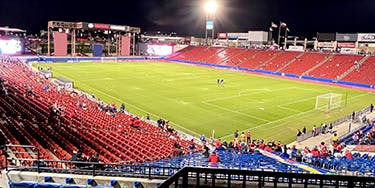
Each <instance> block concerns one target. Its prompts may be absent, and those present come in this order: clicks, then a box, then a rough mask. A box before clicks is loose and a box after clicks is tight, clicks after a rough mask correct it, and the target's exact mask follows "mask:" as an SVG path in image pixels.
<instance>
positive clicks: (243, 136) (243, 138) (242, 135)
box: [240, 132, 246, 142]
mask: <svg viewBox="0 0 375 188" xmlns="http://www.w3.org/2000/svg"><path fill="white" fill-rule="evenodd" d="M240 139H241V140H240V141H241V142H245V140H246V135H245V132H242V133H241V135H240Z"/></svg>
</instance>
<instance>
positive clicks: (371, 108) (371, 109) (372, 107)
mask: <svg viewBox="0 0 375 188" xmlns="http://www.w3.org/2000/svg"><path fill="white" fill-rule="evenodd" d="M372 111H374V105H373V104H371V105H370V112H371V113H372Z"/></svg>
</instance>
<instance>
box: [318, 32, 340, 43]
mask: <svg viewBox="0 0 375 188" xmlns="http://www.w3.org/2000/svg"><path fill="white" fill-rule="evenodd" d="M335 40H336V33H318V41H335Z"/></svg>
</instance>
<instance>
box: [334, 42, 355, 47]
mask: <svg viewBox="0 0 375 188" xmlns="http://www.w3.org/2000/svg"><path fill="white" fill-rule="evenodd" d="M337 47H339V48H355V42H339V43H337Z"/></svg>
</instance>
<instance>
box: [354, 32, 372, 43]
mask: <svg viewBox="0 0 375 188" xmlns="http://www.w3.org/2000/svg"><path fill="white" fill-rule="evenodd" d="M358 41H359V42H375V33H358Z"/></svg>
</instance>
